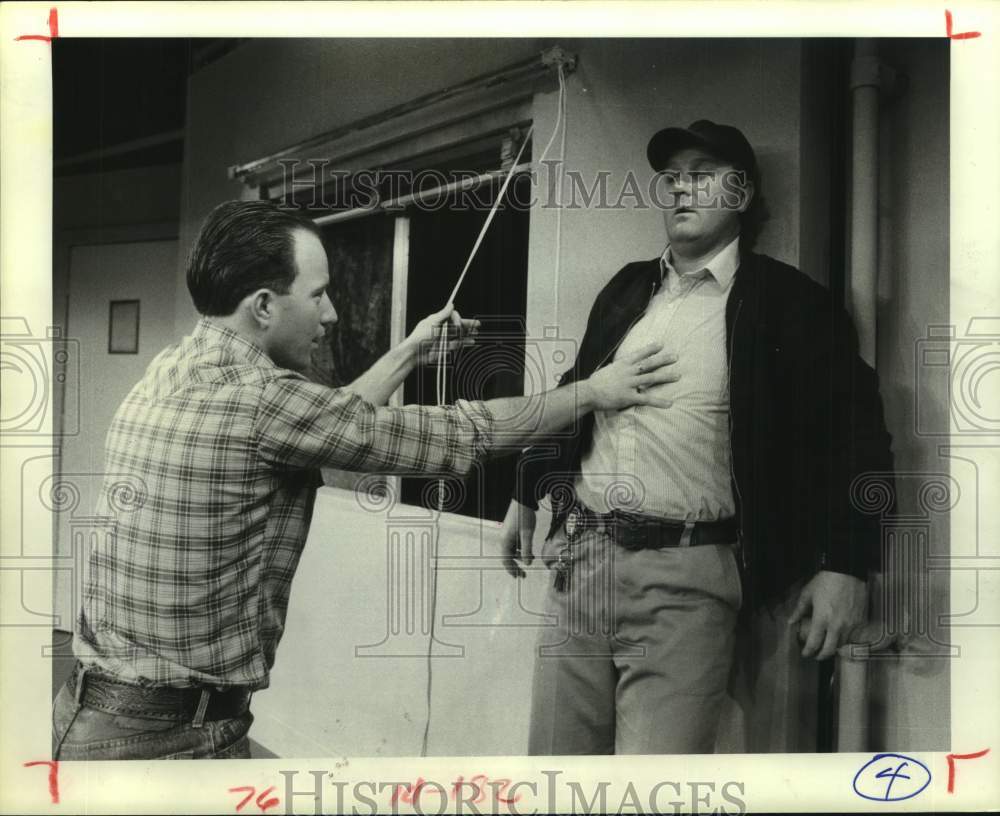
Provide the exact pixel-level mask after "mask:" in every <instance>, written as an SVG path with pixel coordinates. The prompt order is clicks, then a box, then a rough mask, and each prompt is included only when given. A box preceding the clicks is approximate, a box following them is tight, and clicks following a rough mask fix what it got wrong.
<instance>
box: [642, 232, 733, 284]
mask: <svg viewBox="0 0 1000 816" xmlns="http://www.w3.org/2000/svg"><path fill="white" fill-rule="evenodd" d="M671 257H672V256H671V253H670V244H667V248H666V249H664V250H663V254H662V255H661V256H660V272H661V273H662V275H663V278H664V279H666V277H667V274H668V273H669V272H671V271H676V270H674V265H673V263H672V261H671ZM739 265H740V236H739V235H737V236H736V237H735V238H733V240H732V241H730V242H729V243H728V244H726V246H724V247H723V248H722V249H720V250H719V251H718V252H717V253H716V254H715V255H714V256H713V257H712V259H711V260H710V261H709V262H708V263H707V264H705V266H703V267H702V270H707V271H708V273H709V274H710V275H711V276H712V277H713V278H715V280H716V282H717V283H718V284H719V286H721V287H722V288H723V289H724V288H726V287H727V286H729V284H730V282H731V281H732V279H733V276H734V275H735V274H736V270H737V269H738V268H739ZM699 271H701V270H699Z"/></svg>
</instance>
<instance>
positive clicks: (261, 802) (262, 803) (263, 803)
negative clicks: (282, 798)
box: [229, 785, 279, 813]
mask: <svg viewBox="0 0 1000 816" xmlns="http://www.w3.org/2000/svg"><path fill="white" fill-rule="evenodd" d="M273 790H274V785H271V787H269V788H267V789H266V790H265V791H263V793H261V794H260V795H259V796H258V797H257V800H256V802H255V804H256V805H257V807H259V808H260V812H261V813H264V812H266V811H267V809H268V808H272V807H275V806H276V805H277V804H279V802H278V798H277V797H276V796H272V797H271V798H270V799H266V798H265V797H266V796H267V795H268V794H269V793H270V792H271V791H273ZM229 792H230V793H246V796H244V797H243V798H242V799H241V800H240V803H239V804H238V805H237V806H236V811H237V812H239V811H241V810H242V809H243V807H244V806H245V805H246V803H247V802H249V801H250V800H251V799H253V797H254V794H255V793H257V789H256V788H254V787H251V786H249V785H243V786H241V787H239V788H230V789H229Z"/></svg>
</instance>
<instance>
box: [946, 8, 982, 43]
mask: <svg viewBox="0 0 1000 816" xmlns="http://www.w3.org/2000/svg"><path fill="white" fill-rule="evenodd" d="M944 30H945V34H947V35H948V39H949V40H971V39H974V38H975V37H979V36H982V34H981V32H979V31H961V32H956V31H953V30H952V22H951V12H950V11H948V9H945V10H944Z"/></svg>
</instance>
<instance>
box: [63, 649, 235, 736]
mask: <svg viewBox="0 0 1000 816" xmlns="http://www.w3.org/2000/svg"><path fill="white" fill-rule="evenodd" d="M66 686H67V688H68V689H69V692H70V693H71V694H72V695H73V696H74V698H75V699H76V701H77V705H86V706H88V707H90V708H96V709H98V710H100V711H104V712H107V713H109V714H121V715H124V716H134V717H144V718H147V719H151V720H169V721H175V722H191V723H193V724H194V725H195V727H198V726H200V725H201V723H202V722H206V721H212V720H226V719H230V718H232V717H239V716H240V715H242V714H244V713H245V712H246V711H247V709H249V708H250V696H251V691H250V690H249V689H247V688H246V687H243V686H239V687H234V688H230V689H225V690H222V691H219V690H218V689H215V688H213V687H211V686H197V687H194V688H173V687H171V686H140V685H137V684H135V683H130V682H128V681H126V680H122V679H120V678H114V677H110V676H109V675H107V674H104V673H102V672H100V671H98V670H97V669H93V668H84V667H83V666H82V665H81V664H80V663H77V664H76V666H75V667H74V668H73V671H72V672H71V673H70V676H69V679H68V680H67V681H66Z"/></svg>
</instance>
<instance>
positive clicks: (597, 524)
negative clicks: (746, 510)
mask: <svg viewBox="0 0 1000 816" xmlns="http://www.w3.org/2000/svg"><path fill="white" fill-rule="evenodd" d="M581 529H591V530H603V531H605V532H608V533H610V534H611V537H612V540H613V541H614V542H615V544H617V545H618V546H619V547H622V548H623V549H626V550H659V549H663V548H664V547H698V546H702V545H708V544H735V543H736V540H737V538H738V536H739V528H738V527H737V524H736V520H735V519H725V520H724V521H695V522H690V521H689V522H684V521H670V520H667V519H658V518H654V517H652V516H643V515H639V514H636V513H626V512H624V511H622V510H612V511H611V512H610V513H595V512H594V511H593V510H591V509H590V508H589V507H587V506H586V505H584V504H581V503H580V502H577V503H576V504H575V505H574V507H573V509H572V510H570V511H569V515H568V516H567V517H566V536H567V537H568V538H570V539H571V540H572V539H573V538H575V537H576V535H577V534H578V533H579V531H580V530H581Z"/></svg>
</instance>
